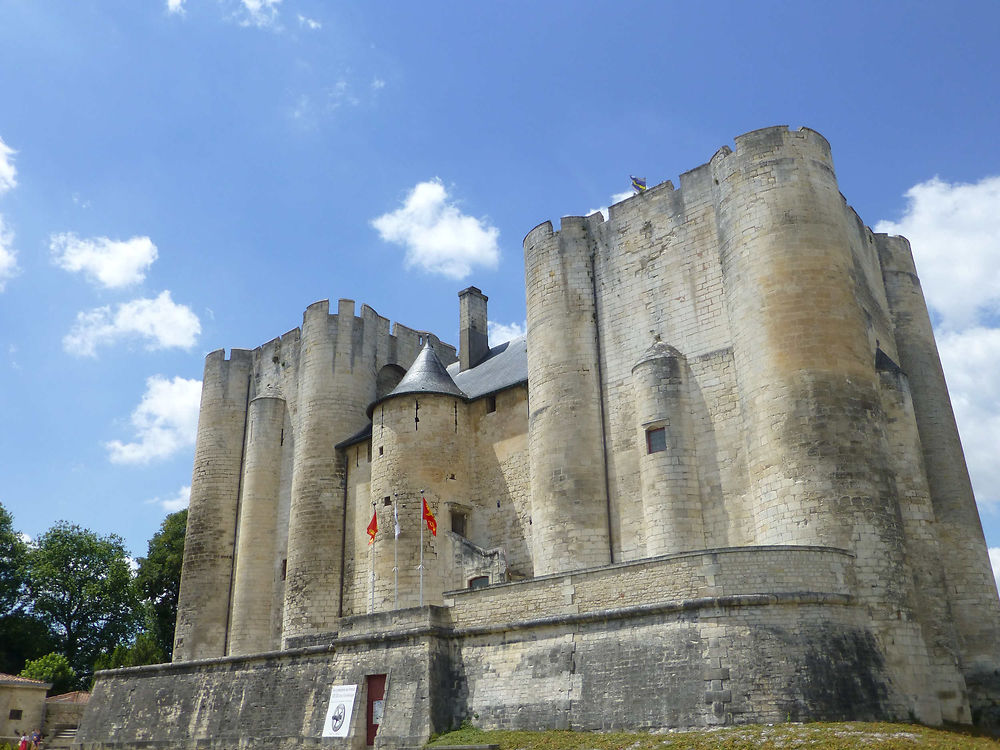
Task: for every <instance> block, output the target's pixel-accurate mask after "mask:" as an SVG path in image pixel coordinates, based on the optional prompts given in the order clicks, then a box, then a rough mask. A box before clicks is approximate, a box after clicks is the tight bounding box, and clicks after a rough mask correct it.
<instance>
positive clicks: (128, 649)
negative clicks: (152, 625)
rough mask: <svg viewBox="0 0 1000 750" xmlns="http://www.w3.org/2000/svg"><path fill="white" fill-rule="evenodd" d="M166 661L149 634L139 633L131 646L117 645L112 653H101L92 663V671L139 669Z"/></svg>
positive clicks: (152, 636) (154, 639)
mask: <svg viewBox="0 0 1000 750" xmlns="http://www.w3.org/2000/svg"><path fill="white" fill-rule="evenodd" d="M166 660H167V659H166V657H165V656H164V654H163V650H162V649H161V648H160V646H159V644H158V643H157V642H156V637H155V636H154V635H153V634H152V633H150V632H146V633H139V635H138V636H136V639H135V643H133V644H132V645H131V646H125V645H123V644H119V645H118V646H115V649H114V651H112V652H110V653H103V654H101V655H100V656H98V657H97V661H96V662H94V671H97V670H99V669H118V668H119V667H141V666H143V665H144V664H162V663H163V662H165V661H166Z"/></svg>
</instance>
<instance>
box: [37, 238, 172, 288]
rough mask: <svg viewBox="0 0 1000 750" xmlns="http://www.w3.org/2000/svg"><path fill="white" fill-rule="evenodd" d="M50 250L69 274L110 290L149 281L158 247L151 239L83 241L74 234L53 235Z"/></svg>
mask: <svg viewBox="0 0 1000 750" xmlns="http://www.w3.org/2000/svg"><path fill="white" fill-rule="evenodd" d="M49 249H50V250H51V251H52V254H53V256H54V258H55V262H56V264H57V265H58V266H59V267H60V268H62V269H63V270H66V271H71V272H77V271H82V272H83V273H84V274H86V276H87V278H89V279H90V280H91V281H94V282H96V283H98V284H100V285H101V286H103V287H105V288H107V289H117V288H119V287H124V286H129V285H130V284H136V283H138V282H140V281H142V280H143V279H144V278H146V269H148V268H149V267H150V266H151V265H153V262H154V261H155V260H156V257H157V251H156V245H154V244H153V241H152V240H151V239H149V237H132V238H131V239H128V240H124V241H122V240H112V239H108V238H107V237H92V238H90V239H81V238H79V237H77V236H76V235H75V234H73V233H72V232H65V233H63V234H54V235H52V237H51V239H50V241H49Z"/></svg>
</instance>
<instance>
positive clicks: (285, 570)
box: [281, 558, 288, 581]
mask: <svg viewBox="0 0 1000 750" xmlns="http://www.w3.org/2000/svg"><path fill="white" fill-rule="evenodd" d="M287 576H288V559H287V558H286V559H284V560H282V561H281V580H282V581H284V580H285V578H286V577H287Z"/></svg>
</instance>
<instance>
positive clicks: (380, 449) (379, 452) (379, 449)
mask: <svg viewBox="0 0 1000 750" xmlns="http://www.w3.org/2000/svg"><path fill="white" fill-rule="evenodd" d="M378 454H379V455H380V456H381V455H382V446H381V445H380V446H379V447H378Z"/></svg>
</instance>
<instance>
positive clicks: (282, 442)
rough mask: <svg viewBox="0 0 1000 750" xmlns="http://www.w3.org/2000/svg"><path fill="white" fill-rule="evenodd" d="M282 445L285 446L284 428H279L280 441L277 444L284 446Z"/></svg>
mask: <svg viewBox="0 0 1000 750" xmlns="http://www.w3.org/2000/svg"><path fill="white" fill-rule="evenodd" d="M284 444H285V428H284V427H282V428H281V439H280V441H279V442H278V445H284Z"/></svg>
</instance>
